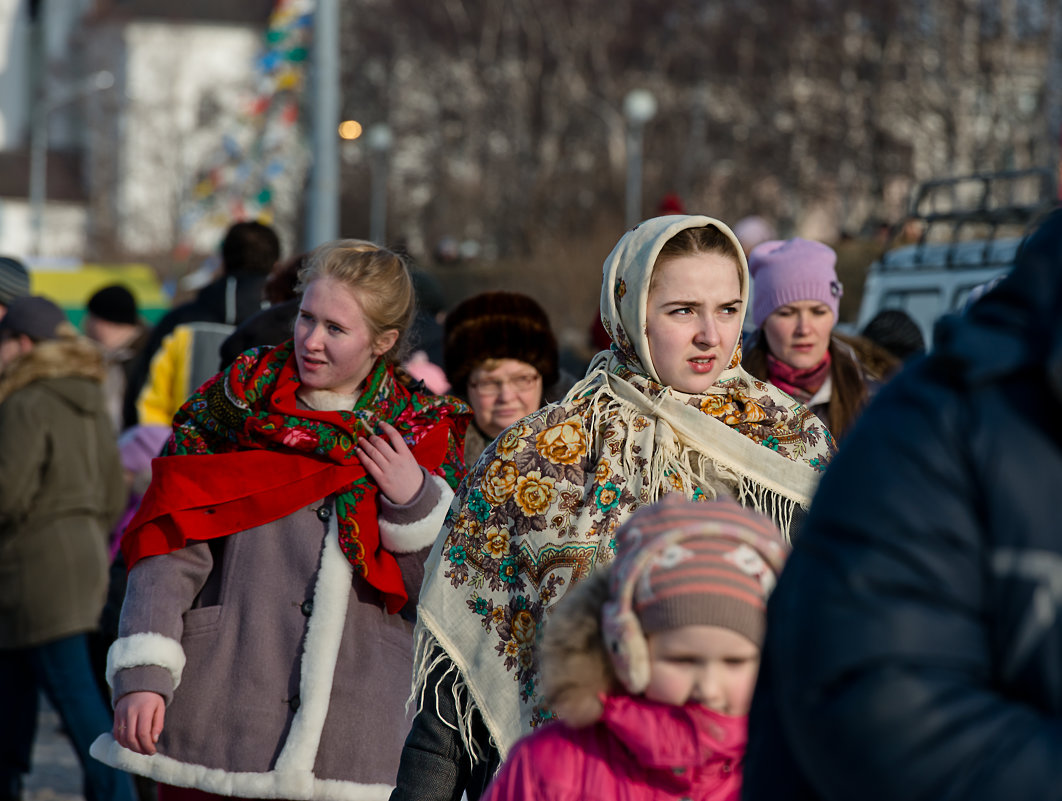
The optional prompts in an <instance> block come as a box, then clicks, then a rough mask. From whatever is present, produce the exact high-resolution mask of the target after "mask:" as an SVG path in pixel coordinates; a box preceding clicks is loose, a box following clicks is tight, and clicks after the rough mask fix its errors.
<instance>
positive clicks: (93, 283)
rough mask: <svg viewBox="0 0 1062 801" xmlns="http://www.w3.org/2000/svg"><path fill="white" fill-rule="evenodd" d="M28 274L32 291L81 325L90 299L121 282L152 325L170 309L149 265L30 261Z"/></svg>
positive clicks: (142, 315) (168, 300)
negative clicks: (57, 306)
mask: <svg viewBox="0 0 1062 801" xmlns="http://www.w3.org/2000/svg"><path fill="white" fill-rule="evenodd" d="M29 274H30V291H31V292H32V293H33V294H34V295H44V296H45V297H48V298H50V299H51V300H53V301H55V302H56V303H58V304H59V306H61V307H62V308H63V310H64V311H65V312H66V314H67V316H68V317H69V318H70V321H71V322H72V323H73V324H74V325H76V326H78V327H80V326H81V321H82V319H83V318H84V316H85V305H86V304H87V303H88V300H89V298H90V297H92V295H93V294H94V293H95V292H96V291H97V290H99V289H103V287H105V286H109V285H111V284H122V285H124V286H125V287H126V288H127V289H128V290H129V291H130V292H132V293H133V297H135V298H136V303H137V308H138V309H139V310H140V316H141V317H143V318H144V319H145V320H146V321H147V322H148V323H150V324H154V323H156V322H157V321H158V319H159V318H160V317H161V316H162V315H163V314H165V313H166V311H167V310H168V309H169V308H170V298H169V297H168V296H167V295H166V293H165V292H164V291H163V289H162V285H161V284H160V283H159V280H158V277H157V276H156V275H155V271H154V270H153V269H152V268H151V267H150V266H149V265H147V264H84V263H80V262H72V263H61V262H55V263H52V262H47V263H36V264H34V263H31V264H30V265H29Z"/></svg>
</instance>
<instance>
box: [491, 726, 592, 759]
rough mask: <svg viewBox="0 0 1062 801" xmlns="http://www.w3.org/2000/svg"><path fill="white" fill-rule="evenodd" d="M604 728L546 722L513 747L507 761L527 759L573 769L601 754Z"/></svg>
mask: <svg viewBox="0 0 1062 801" xmlns="http://www.w3.org/2000/svg"><path fill="white" fill-rule="evenodd" d="M604 733H605V731H604V727H602V726H600V725H599V724H597V723H594V724H591V725H589V726H582V727H575V726H569V725H568V724H567V723H564V722H563V721H560V720H553V721H550V722H548V723H545V724H543V725H541V726H539V728H537V729H535V730H534V731H533V732H531V734H528V735H527V736H525V737H524V738H523V739H521V740H519V741H518V742H517V743H516V745H515V746H513V750H512V753H511V754H510V755H509V758H510V759H517V758H519V759H525V760H527V759H530V760H533V761H534V762H535V763H537V764H549V765H564V766H565V767H569V768H570V767H573V766H576V764H582V763H583V762H585V760H586V758H587V757H588V756H590V755H591V754H594V753H597V752H599V751H600V747H601V740H602V736H603V734H604Z"/></svg>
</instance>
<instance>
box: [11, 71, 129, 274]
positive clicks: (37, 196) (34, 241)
mask: <svg viewBox="0 0 1062 801" xmlns="http://www.w3.org/2000/svg"><path fill="white" fill-rule="evenodd" d="M112 86H114V76H113V75H112V74H111V73H109V72H107V71H106V70H101V71H99V72H94V73H92V74H91V75H89V76H88V77H86V78H85V79H84V80H81V81H78V82H77V83H76V84H74V85H73V86H70V87H67V88H65V89H62V90H60V91H57V92H53V93H50V94H47V95H45V96H44V97H43V98H41V100H40V101H39V102H38V103H37V104H36V105H35V106H34V109H33V117H32V120H31V124H30V175H29V196H30V197H29V199H30V230H31V234H32V236H31V240H30V242H31V248H32V253H33V255H34V256H40V255H41V237H42V235H43V232H44V203H45V199H46V195H47V191H48V115H49V114H51V113H52V112H53V111H55V110H56V109H57V108H59V107H60V106H65V105H66V104H67V103H71V102H73V101H74V100H77V99H78V98H79V97H84V96H85V95H87V94H91V93H92V92H99V91H102V90H104V89H110V88H111V87H112Z"/></svg>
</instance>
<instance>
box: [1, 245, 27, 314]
mask: <svg viewBox="0 0 1062 801" xmlns="http://www.w3.org/2000/svg"><path fill="white" fill-rule="evenodd" d="M29 293H30V279H29V272H28V271H27V270H26V265H24V264H23V263H22V262H20V261H19V260H18V259H13V258H11V257H10V256H0V306H10V305H11V301H13V300H14V299H15V298H21V297H25V296H26V295H28V294H29Z"/></svg>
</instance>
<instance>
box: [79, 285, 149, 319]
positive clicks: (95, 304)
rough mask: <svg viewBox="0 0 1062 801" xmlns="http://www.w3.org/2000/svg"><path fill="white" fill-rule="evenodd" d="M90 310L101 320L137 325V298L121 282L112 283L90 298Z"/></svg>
mask: <svg viewBox="0 0 1062 801" xmlns="http://www.w3.org/2000/svg"><path fill="white" fill-rule="evenodd" d="M88 310H89V312H91V313H92V314H93V315H95V316H96V317H99V318H100V319H101V320H106V321H107V322H109V323H119V324H121V325H136V324H137V319H138V317H137V310H136V298H134V297H133V293H132V292H130V291H129V290H128V289H126V288H125V287H124V286H122V285H121V284H111V286H105V287H104V288H103V289H101V290H99V291H98V292H97V293H96V294H95V295H93V296H92V297H91V298H89V302H88Z"/></svg>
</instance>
